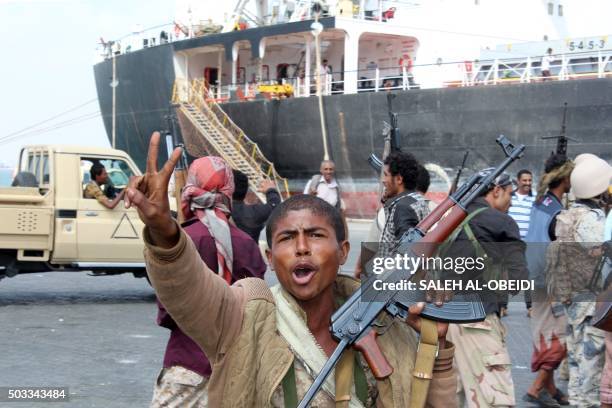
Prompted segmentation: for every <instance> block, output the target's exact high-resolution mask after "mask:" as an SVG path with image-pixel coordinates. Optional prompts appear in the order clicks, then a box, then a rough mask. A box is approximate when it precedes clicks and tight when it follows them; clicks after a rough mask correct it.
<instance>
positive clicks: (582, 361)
mask: <svg viewBox="0 0 612 408" xmlns="http://www.w3.org/2000/svg"><path fill="white" fill-rule="evenodd" d="M566 310H567V320H568V329H567V337H566V343H567V351H568V353H567V361H568V364H569V374H570V375H569V377H570V378H569V383H568V385H567V390H568V393H569V401H570V404H572V405H576V406H578V407H581V408H582V407H598V406H599V387H600V382H601V374H602V370H603V366H604V358H605V354H604V350H605V332H604V331H603V330H599V329H597V328H595V327H593V326H591V317H592V316H593V313H594V311H595V303H594V302H583V301H580V300H578V301H574V302H573V303H572V304H571V305H569V306H568V307H567V308H566Z"/></svg>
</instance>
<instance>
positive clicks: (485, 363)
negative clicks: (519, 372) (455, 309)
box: [447, 314, 515, 408]
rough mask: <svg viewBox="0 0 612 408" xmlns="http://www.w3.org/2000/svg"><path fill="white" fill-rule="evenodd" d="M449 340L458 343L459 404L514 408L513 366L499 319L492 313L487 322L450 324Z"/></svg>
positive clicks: (503, 328)
mask: <svg viewBox="0 0 612 408" xmlns="http://www.w3.org/2000/svg"><path fill="white" fill-rule="evenodd" d="M447 337H448V338H449V340H450V341H452V342H453V343H454V344H455V368H456V370H457V374H458V376H459V381H458V382H457V386H458V387H457V399H458V401H457V405H458V406H459V407H464V406H466V407H469V408H476V407H478V408H482V407H510V406H514V404H515V401H514V383H513V382H512V372H511V368H512V363H511V362H510V355H509V354H508V348H507V346H506V340H505V337H506V329H505V327H504V326H503V324H502V322H501V320H500V319H499V317H498V316H497V315H496V314H489V315H487V318H486V320H485V321H484V322H479V323H468V324H460V325H459V324H451V325H449V328H448V335H447Z"/></svg>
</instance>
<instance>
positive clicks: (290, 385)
mask: <svg viewBox="0 0 612 408" xmlns="http://www.w3.org/2000/svg"><path fill="white" fill-rule="evenodd" d="M358 359H359V358H358V354H357V353H355V352H354V351H353V349H347V350H345V351H344V353H343V354H342V357H341V358H340V361H338V365H337V366H336V370H335V372H336V374H335V376H336V408H347V407H348V406H349V401H350V399H351V397H350V395H351V387H352V385H353V378H354V380H355V393H356V394H357V398H359V401H361V403H362V404H363V405H364V406H365V404H366V402H367V400H368V382H367V379H366V376H365V373H364V371H363V368H362V367H361V365H360V364H359V361H358ZM281 384H282V387H283V399H284V402H285V408H295V407H297V406H298V396H297V385H296V382H295V367H294V365H293V364H291V366H290V367H289V371H287V373H286V374H285V376H284V377H283V380H282V382H281Z"/></svg>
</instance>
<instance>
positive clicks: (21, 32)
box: [0, 0, 612, 164]
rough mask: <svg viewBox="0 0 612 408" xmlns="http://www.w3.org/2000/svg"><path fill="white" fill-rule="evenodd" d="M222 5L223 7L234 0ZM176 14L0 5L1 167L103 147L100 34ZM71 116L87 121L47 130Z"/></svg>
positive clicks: (88, 1) (16, 1)
mask: <svg viewBox="0 0 612 408" xmlns="http://www.w3.org/2000/svg"><path fill="white" fill-rule="evenodd" d="M180 1H181V2H183V3H185V2H186V1H195V0H180ZM219 1H220V0H216V1H215V0H198V5H199V7H200V8H202V7H203V5H206V3H208V4H211V3H213V4H216V8H217V9H218V8H219V3H218V2H219ZM221 1H222V2H223V3H222V4H223V5H224V6H225V7H226V8H227V7H228V6H229V7H230V8H231V5H232V4H233V3H234V1H233V0H221ZM423 1H425V0H423ZM499 1H500V3H503V4H505V5H506V6H507V5H508V4H509V3H508V2H504V1H502V0H499ZM533 1H542V0H533ZM606 2H607V3H606ZM569 3H576V4H580V5H581V6H584V7H579V8H578V9H577V10H578V11H579V12H581V13H585V15H584V19H582V18H581V20H583V21H585V23H586V24H587V25H588V24H589V21H591V22H593V20H602V17H604V16H609V14H608V13H606V12H603V11H602V10H601V6H599V7H591V6H594V5H595V4H600V5H601V4H605V5H609V4H610V3H612V0H605V1H603V0H564V4H566V5H568V4H569ZM586 6H588V7H586ZM203 8H204V9H205V8H206V6H204V7H203ZM175 11H176V8H175V0H0V49H1V50H2V51H3V58H2V63H1V64H0V81H1V88H0V89H2V94H1V97H0V112H2V114H1V116H0V118H2V121H1V126H0V163H2V162H4V163H9V164H15V163H16V160H17V158H16V155H17V153H18V150H19V148H20V147H21V146H22V145H23V144H31V143H70V144H76V143H87V144H89V145H98V146H108V145H109V143H108V139H107V136H106V132H105V129H104V126H103V124H102V119H101V118H100V117H99V116H97V117H93V116H94V115H95V113H96V112H98V111H99V105H98V102H97V95H96V90H95V82H94V75H93V64H94V53H95V48H96V43H97V42H98V40H99V38H100V37H103V38H105V39H107V40H108V39H113V38H119V37H122V36H124V35H126V34H128V33H129V32H130V31H131V29H132V27H133V26H134V25H135V24H141V25H142V27H145V28H147V27H153V26H156V25H161V24H165V23H170V22H172V20H173V19H174V15H175ZM600 13H601V14H600ZM588 15H590V16H594V18H589V17H588ZM595 16H599V17H595ZM606 20H607V19H606ZM517 30H520V27H517ZM599 34H606V33H603V32H601V33H599ZM607 34H609V33H607ZM81 104H85V105H84V106H82V107H80V108H78V109H75V110H74V111H73V112H70V114H68V115H65V116H61V117H59V118H57V119H55V120H53V121H50V122H47V123H43V124H40V125H38V126H36V127H35V128H34V130H36V129H41V128H42V130H45V132H41V131H39V132H38V133H32V130H30V131H29V132H30V133H19V134H15V133H16V132H19V131H22V130H23V129H24V128H28V127H31V126H33V125H37V124H38V123H39V122H41V121H44V120H45V119H49V118H50V117H52V116H54V115H57V114H60V113H63V112H65V111H66V110H68V109H70V108H74V107H76V106H78V105H81ZM88 114H91V115H89V116H87V115H88ZM74 118H76V120H75V122H78V120H82V119H87V118H90V119H89V120H84V121H81V122H78V123H75V124H74V125H72V126H66V127H62V128H61V129H57V130H52V129H49V127H53V126H54V124H57V123H58V122H62V121H65V120H68V119H74ZM26 136H27V137H26Z"/></svg>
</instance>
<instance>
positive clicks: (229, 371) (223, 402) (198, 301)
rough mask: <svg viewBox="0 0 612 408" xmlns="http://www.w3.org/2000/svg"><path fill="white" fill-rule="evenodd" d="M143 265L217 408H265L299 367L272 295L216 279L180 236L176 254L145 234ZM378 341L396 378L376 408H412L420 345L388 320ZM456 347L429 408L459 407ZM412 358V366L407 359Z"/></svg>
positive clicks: (343, 291)
mask: <svg viewBox="0 0 612 408" xmlns="http://www.w3.org/2000/svg"><path fill="white" fill-rule="evenodd" d="M144 238H145V243H146V244H147V245H146V249H145V259H146V262H147V270H148V273H149V277H150V279H151V282H152V284H153V286H154V288H155V291H156V292H157V296H158V297H159V299H160V301H161V302H162V303H163V304H164V306H165V307H166V309H167V310H168V311H169V312H170V314H171V315H172V317H173V318H174V320H175V321H176V322H177V323H178V324H179V326H180V327H181V329H182V330H183V331H184V332H185V333H187V334H188V335H189V336H191V337H192V338H193V339H194V340H195V341H196V342H197V343H198V344H199V345H200V346H201V347H202V350H204V352H205V353H206V355H207V356H208V358H209V359H210V361H211V363H212V369H213V373H212V376H211V378H210V382H209V388H208V393H209V401H210V406H213V407H266V406H270V400H271V398H272V394H273V392H274V390H275V389H276V388H277V387H279V386H280V384H281V381H282V379H283V377H284V376H285V374H286V372H287V370H288V369H289V367H290V366H291V365H292V364H293V358H294V356H293V353H292V352H291V350H290V349H289V346H288V344H287V343H286V341H285V340H284V339H283V338H282V337H281V336H280V335H279V334H278V332H277V330H276V316H275V305H274V300H273V296H272V293H271V292H270V289H269V288H268V287H267V285H266V284H265V282H264V281H263V280H261V279H252V278H251V279H243V280H241V281H238V282H236V283H235V284H234V285H232V286H227V284H226V283H225V282H224V281H223V279H222V278H220V277H219V276H218V275H216V274H215V273H213V272H212V271H210V269H208V268H207V267H206V265H205V264H204V263H203V262H202V260H201V259H200V257H199V256H198V254H197V252H196V249H195V247H194V245H193V243H192V242H191V240H190V239H189V238H188V237H187V235H185V233H184V232H183V231H182V230H181V235H180V240H179V242H178V244H177V245H176V246H175V247H174V248H170V249H163V248H159V247H155V246H152V245H151V244H150V242H151V241H150V239H149V234H148V230H147V229H146V228H145V231H144ZM357 286H358V283H357V281H354V280H352V279H350V278H347V279H343V278H340V279H338V280H337V282H336V288H335V290H336V293H338V294H340V295H348V293H347V292H351V293H352V291H354V290H355V289H356V288H357ZM386 326H387V327H383V328H381V331H384V334H382V335H381V336H380V337H379V338H378V342H379V345H380V347H381V349H382V351H383V352H384V354H385V356H386V357H387V359H388V361H389V363H390V364H391V365H392V366H393V367H394V368H395V370H394V373H393V374H392V375H391V376H390V377H389V378H387V379H385V380H383V381H378V384H377V387H378V391H379V397H378V400H377V406H378V407H398V408H399V407H402V408H404V407H408V406H409V400H410V383H411V380H412V369H413V366H414V358H415V350H416V344H417V342H416V338H415V335H414V331H413V330H412V329H410V328H409V327H408V326H407V325H406V324H404V323H403V322H395V321H391V319H387V322H386ZM453 353H454V346H452V344H448V348H446V349H444V350H441V351H440V352H439V355H438V358H437V359H436V366H435V367H434V379H433V380H432V382H431V386H430V389H429V394H428V402H427V405H428V406H430V407H454V406H456V394H455V393H456V377H455V372H454V370H453V369H452V358H453ZM407 356H408V358H406V357H407Z"/></svg>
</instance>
